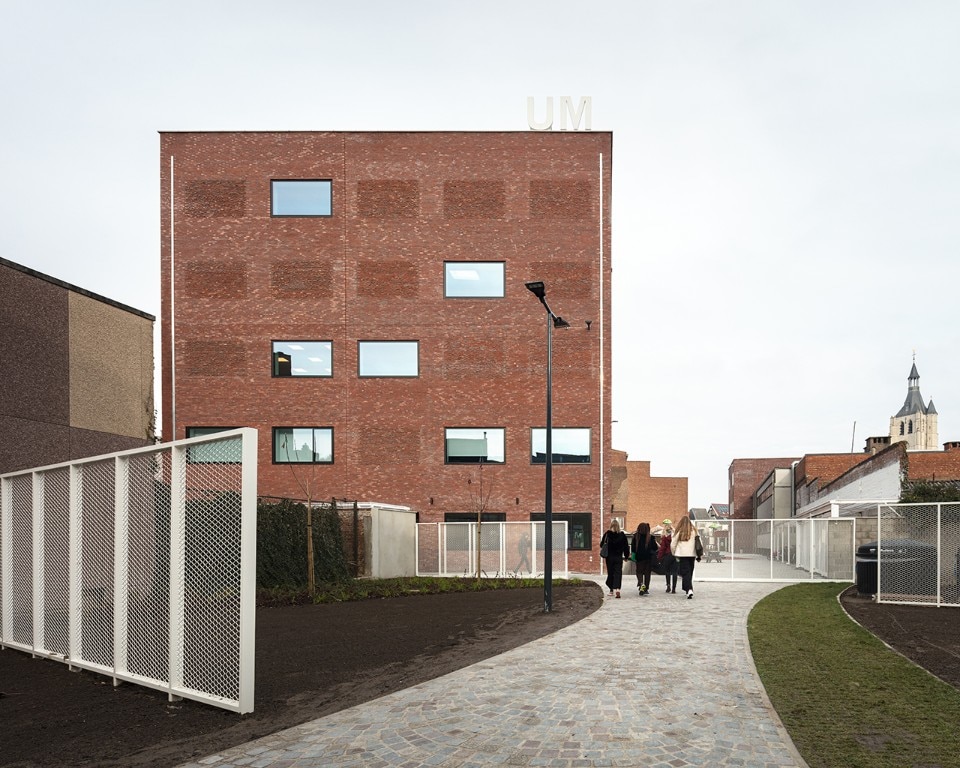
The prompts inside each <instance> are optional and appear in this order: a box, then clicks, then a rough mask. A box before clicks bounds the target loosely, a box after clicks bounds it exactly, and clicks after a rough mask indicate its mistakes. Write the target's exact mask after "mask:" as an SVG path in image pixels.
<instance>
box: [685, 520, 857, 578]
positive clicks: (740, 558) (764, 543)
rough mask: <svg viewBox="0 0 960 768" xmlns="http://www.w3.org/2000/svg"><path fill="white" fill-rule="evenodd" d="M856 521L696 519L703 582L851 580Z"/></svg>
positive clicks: (697, 569) (697, 571) (697, 568)
mask: <svg viewBox="0 0 960 768" xmlns="http://www.w3.org/2000/svg"><path fill="white" fill-rule="evenodd" d="M855 526H856V521H855V520H854V519H852V518H846V519H845V518H840V519H836V518H827V519H824V518H818V519H808V518H804V519H776V520H773V519H771V520H716V521H711V522H702V521H697V529H698V531H699V533H700V539H701V541H702V542H703V548H704V554H703V557H702V558H701V561H700V562H699V563H697V564H696V566H695V569H694V579H697V580H700V581H713V580H718V581H721V580H729V581H783V582H790V581H852V580H853V578H854V559H855V558H854V550H855V546H854V542H855V536H856V530H855Z"/></svg>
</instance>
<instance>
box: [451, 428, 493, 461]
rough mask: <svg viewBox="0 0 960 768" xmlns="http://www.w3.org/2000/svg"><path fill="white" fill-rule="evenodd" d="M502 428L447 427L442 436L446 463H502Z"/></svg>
mask: <svg viewBox="0 0 960 768" xmlns="http://www.w3.org/2000/svg"><path fill="white" fill-rule="evenodd" d="M503 436H504V430H503V429H502V428H494V427H484V428H476V429H471V428H462V427H458V428H449V429H447V430H446V434H445V436H444V462H445V463H446V464H481V463H483V464H503V458H504V456H503V445H504V437H503Z"/></svg>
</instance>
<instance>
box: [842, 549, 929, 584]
mask: <svg viewBox="0 0 960 768" xmlns="http://www.w3.org/2000/svg"><path fill="white" fill-rule="evenodd" d="M877 547H878V543H877V542H876V541H871V542H869V543H867V544H863V545H862V546H860V547H858V548H857V563H856V576H857V592H858V593H859V594H861V595H875V594H877V591H878V589H877V586H878V585H877V571H878V567H877V563H878V557H877V555H878V553H877ZM880 556H881V558H882V562H880V568H882V569H883V573H882V575H881V577H880V578H881V579H882V581H883V584H882V590H880V591H882V592H883V593H884V594H893V595H936V593H937V547H936V545H935V544H927V543H926V542H923V541H914V540H912V539H888V540H885V541H884V542H883V551H882V552H881V553H880Z"/></svg>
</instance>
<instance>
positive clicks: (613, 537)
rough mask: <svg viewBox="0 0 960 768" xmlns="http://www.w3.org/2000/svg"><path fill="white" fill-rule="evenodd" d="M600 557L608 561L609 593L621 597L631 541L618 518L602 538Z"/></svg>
mask: <svg viewBox="0 0 960 768" xmlns="http://www.w3.org/2000/svg"><path fill="white" fill-rule="evenodd" d="M600 557H602V558H603V559H604V560H605V561H606V563H607V589H609V590H610V592H609V594H611V595H614V596H615V597H617V598H619V597H620V586H621V584H622V582H623V561H624V560H626V559H627V558H629V557H630V542H629V541H627V534H625V533H624V532H623V531H621V530H620V521H619V520H617V519H616V518H614V519H613V521H612V522H611V523H610V528H609V530H607V531H606V532H605V533H604V534H603V536H602V537H601V539H600ZM614 593H616V594H614Z"/></svg>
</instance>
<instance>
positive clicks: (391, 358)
mask: <svg viewBox="0 0 960 768" xmlns="http://www.w3.org/2000/svg"><path fill="white" fill-rule="evenodd" d="M419 348H420V343H419V342H416V341H361V342H358V357H359V374H360V376H419V375H420V364H419V360H418V353H419Z"/></svg>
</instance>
